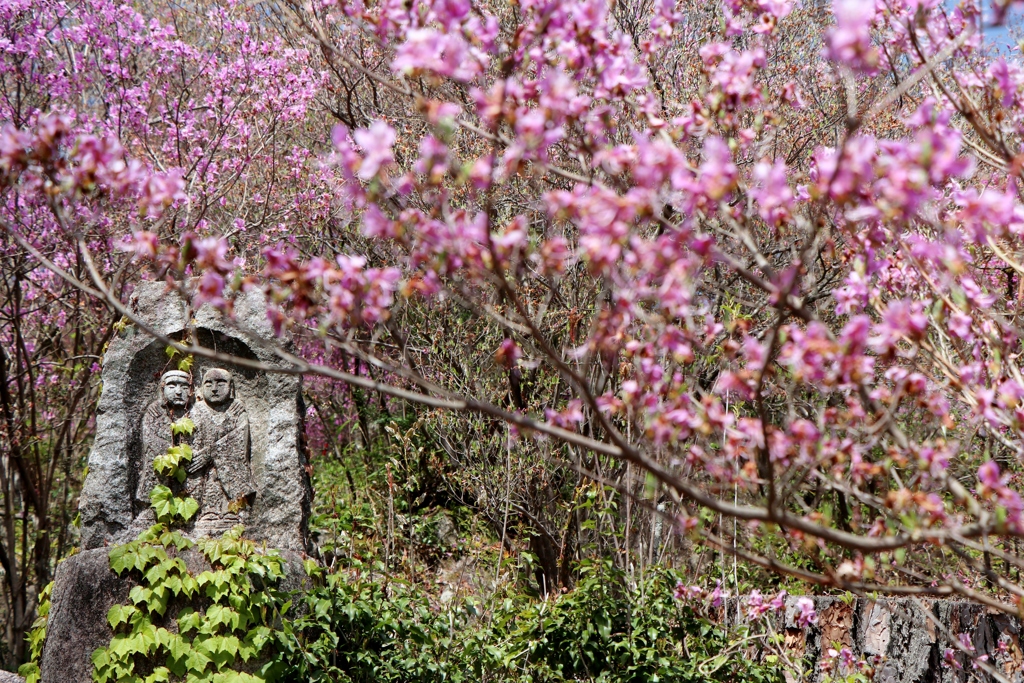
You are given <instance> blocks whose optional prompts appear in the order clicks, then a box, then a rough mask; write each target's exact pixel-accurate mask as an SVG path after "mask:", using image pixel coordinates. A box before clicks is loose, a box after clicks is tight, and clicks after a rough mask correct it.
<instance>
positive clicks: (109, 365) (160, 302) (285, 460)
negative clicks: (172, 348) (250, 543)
mask: <svg viewBox="0 0 1024 683" xmlns="http://www.w3.org/2000/svg"><path fill="white" fill-rule="evenodd" d="M130 307H131V309H132V311H133V313H134V314H136V315H138V316H139V318H140V319H142V320H144V321H146V323H147V324H148V325H150V326H151V327H152V328H153V329H154V330H156V331H157V332H159V333H160V334H163V335H166V336H167V337H169V338H172V339H182V338H184V337H185V336H186V334H189V333H190V332H191V333H192V334H194V335H195V336H196V337H197V338H198V341H199V343H200V344H202V345H203V346H206V347H207V348H214V349H216V350H218V351H222V352H225V353H228V354H231V355H233V356H236V357H241V358H246V359H249V360H254V361H259V362H261V363H263V364H264V365H266V366H268V367H283V366H284V365H286V364H285V363H284V362H283V361H281V360H280V359H279V358H278V356H277V355H276V354H275V353H274V351H273V346H274V345H275V344H276V343H277V340H276V339H275V336H274V334H273V330H272V329H271V327H270V324H269V323H268V321H267V315H266V307H265V303H264V300H263V296H262V294H261V293H260V292H256V291H254V292H249V293H246V294H242V295H240V296H239V297H238V298H237V299H236V300H235V302H234V319H233V320H231V321H226V320H224V319H223V318H222V316H221V315H220V314H219V313H218V312H217V311H216V310H215V309H213V308H212V307H209V306H207V307H203V308H202V309H200V310H199V311H198V312H195V313H194V314H193V312H191V311H189V310H187V308H186V306H185V304H184V302H183V301H182V300H181V298H180V297H179V296H178V295H177V294H176V293H175V292H173V291H170V290H168V289H167V287H166V286H165V285H164V284H163V283H159V282H157V283H142V284H140V285H139V286H138V287H137V288H136V290H135V292H134V293H133V294H132V297H131V300H130ZM190 322H191V327H188V323H190ZM173 366H174V363H173V362H172V361H169V359H168V357H167V354H166V353H165V345H164V344H163V343H162V342H160V341H158V340H156V339H154V338H152V337H151V336H149V335H148V334H146V333H145V332H143V331H142V330H140V329H138V328H136V327H135V326H134V325H129V326H128V327H127V328H126V329H125V330H124V331H123V332H121V333H119V334H118V335H117V336H116V338H115V339H113V340H112V341H111V343H110V346H109V348H108V350H107V353H106V355H105V356H104V362H103V376H102V379H103V394H102V396H101V398H100V402H99V406H98V409H97V416H96V438H95V441H94V444H93V448H92V451H91V452H90V454H89V475H88V477H87V478H86V481H85V485H84V487H83V490H82V497H81V502H80V505H79V511H80V513H81V518H82V524H83V528H82V539H83V545H84V546H85V547H86V548H99V547H102V546H104V545H106V544H110V543H123V542H125V541H128V540H131V539H132V538H133V537H134V536H135V535H137V533H138V532H139V531H141V530H142V529H144V528H145V527H146V526H148V525H149V523H150V522H151V521H152V520H151V518H149V517H148V516H147V511H146V509H145V508H144V506H143V505H142V502H141V501H139V500H138V488H139V480H140V477H145V476H146V474H145V472H144V470H145V462H144V461H145V444H144V443H143V434H142V432H143V428H142V423H143V416H144V414H145V413H146V411H147V408H149V407H151V405H152V403H153V402H154V400H155V399H157V397H158V395H159V386H158V385H159V383H160V378H161V376H162V375H163V373H164V372H165V371H166V370H168V369H171V368H172V367H173ZM214 368H220V369H224V370H227V371H229V372H230V374H231V377H232V380H233V383H234V390H235V395H236V400H237V401H238V403H239V405H244V408H245V415H246V417H247V421H248V425H249V446H248V448H249V453H248V458H249V467H250V468H251V473H250V474H251V482H252V485H253V486H254V487H255V490H256V493H255V496H254V498H253V500H252V505H251V507H250V508H248V509H247V511H246V512H245V519H244V520H243V522H244V524H245V526H246V534H245V535H246V537H248V538H252V539H255V540H259V541H266V543H267V545H268V546H270V547H274V548H283V549H290V550H296V551H303V550H306V549H307V546H308V539H307V532H306V520H307V517H308V514H309V504H310V498H311V493H310V487H309V479H308V476H307V473H306V459H305V453H304V451H303V444H302V420H303V415H304V407H303V405H302V398H301V392H300V389H301V386H300V380H299V378H298V377H297V376H294V375H285V374H280V373H274V372H267V371H263V370H254V369H251V368H247V367H242V366H238V365H235V364H232V363H223V362H218V361H211V360H207V359H204V358H196V359H195V365H194V366H193V368H192V377H193V378H202V377H203V376H204V375H205V373H206V372H207V371H208V370H210V369H214ZM194 383H195V384H198V383H199V382H198V381H195V382H194Z"/></svg>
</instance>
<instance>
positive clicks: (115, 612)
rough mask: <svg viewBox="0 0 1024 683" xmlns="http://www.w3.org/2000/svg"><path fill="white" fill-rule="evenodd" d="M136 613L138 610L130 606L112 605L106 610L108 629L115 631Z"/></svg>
mask: <svg viewBox="0 0 1024 683" xmlns="http://www.w3.org/2000/svg"><path fill="white" fill-rule="evenodd" d="M136 612H138V609H136V608H135V607H133V606H132V605H114V606H113V607H111V608H110V609H109V610H107V622H108V623H109V624H110V628H112V629H115V630H116V629H117V627H118V626H120V625H121V624H126V623H128V620H129V619H130V618H131V617H132V615H134V614H135V613H136Z"/></svg>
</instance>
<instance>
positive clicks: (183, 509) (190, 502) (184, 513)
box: [178, 498, 199, 522]
mask: <svg viewBox="0 0 1024 683" xmlns="http://www.w3.org/2000/svg"><path fill="white" fill-rule="evenodd" d="M197 512H199V503H197V502H196V499H195V498H186V499H185V500H183V501H181V502H180V503H179V504H178V516H179V517H181V519H182V521H184V522H187V521H188V520H190V519H192V516H193V515H195V514H196V513H197Z"/></svg>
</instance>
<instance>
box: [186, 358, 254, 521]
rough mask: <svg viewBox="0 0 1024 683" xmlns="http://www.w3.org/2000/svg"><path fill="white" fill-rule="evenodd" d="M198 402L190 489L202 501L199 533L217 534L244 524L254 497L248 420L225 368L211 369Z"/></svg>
mask: <svg viewBox="0 0 1024 683" xmlns="http://www.w3.org/2000/svg"><path fill="white" fill-rule="evenodd" d="M197 398H198V399H200V400H197V401H196V404H195V405H194V406H193V407H192V410H191V412H190V413H189V414H190V416H191V418H192V422H194V423H195V429H194V431H193V433H192V462H191V463H189V465H188V466H187V468H186V470H187V472H188V479H187V480H186V488H187V490H188V494H189V495H190V496H192V497H193V498H195V499H196V501H197V502H198V503H199V512H198V515H197V520H196V524H195V534H196V535H197V536H216V535H219V534H220V533H223V532H224V531H227V530H229V529H230V528H231V527H232V526H234V525H235V524H239V523H241V522H242V519H241V517H240V516H239V512H240V511H241V510H242V509H244V508H245V507H246V506H248V505H249V504H251V502H252V499H253V497H254V495H255V493H256V486H255V484H254V483H253V476H252V470H251V469H250V466H249V417H248V415H247V414H246V411H245V406H244V405H243V404H242V402H241V401H239V400H238V399H236V398H235V387H234V380H233V378H232V377H231V373H230V372H228V371H227V370H223V369H220V368H214V369H211V370H207V371H206V373H205V374H204V375H203V381H202V384H201V385H200V390H199V396H198V397H197Z"/></svg>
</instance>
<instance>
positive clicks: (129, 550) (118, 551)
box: [108, 543, 135, 576]
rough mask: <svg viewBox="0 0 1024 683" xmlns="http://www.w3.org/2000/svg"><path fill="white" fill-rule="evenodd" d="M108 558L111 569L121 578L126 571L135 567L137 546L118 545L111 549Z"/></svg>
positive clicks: (130, 544)
mask: <svg viewBox="0 0 1024 683" xmlns="http://www.w3.org/2000/svg"><path fill="white" fill-rule="evenodd" d="M108 557H109V558H110V568H111V569H113V570H114V573H115V574H117V575H118V576H120V575H121V574H123V573H124V571H125V570H126V569H131V568H132V567H134V566H135V544H133V543H125V544H124V545H116V546H114V547H113V548H111V549H110V554H109V555H108Z"/></svg>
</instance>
